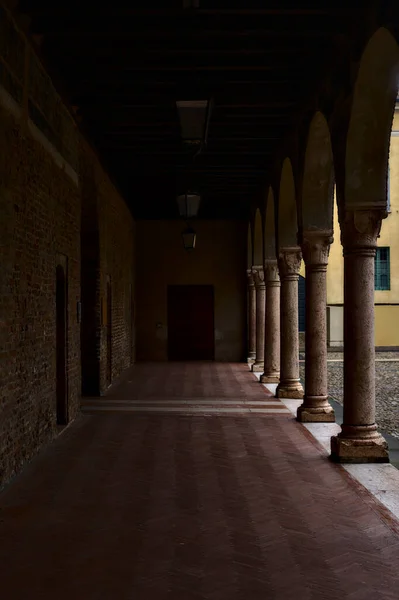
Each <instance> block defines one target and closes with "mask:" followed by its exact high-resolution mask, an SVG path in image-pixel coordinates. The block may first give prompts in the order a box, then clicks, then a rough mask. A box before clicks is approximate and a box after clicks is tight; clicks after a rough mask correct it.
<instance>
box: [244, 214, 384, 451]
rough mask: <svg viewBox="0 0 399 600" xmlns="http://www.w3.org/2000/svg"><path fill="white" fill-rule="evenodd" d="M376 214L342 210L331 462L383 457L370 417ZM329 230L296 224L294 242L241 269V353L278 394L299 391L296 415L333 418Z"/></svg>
mask: <svg viewBox="0 0 399 600" xmlns="http://www.w3.org/2000/svg"><path fill="white" fill-rule="evenodd" d="M383 217H384V215H383V211H380V210H357V211H356V210H355V211H345V213H344V215H343V218H342V219H341V242H342V245H343V254H344V417H343V424H342V428H341V432H340V433H339V435H337V436H334V437H332V439H331V457H332V459H334V460H336V461H338V462H387V461H388V460H389V459H388V448H387V443H386V442H385V440H384V438H383V437H382V436H381V434H380V433H379V432H378V429H377V425H376V423H375V348H374V256H375V252H376V247H377V237H378V234H379V231H380V227H381V220H382V218H383ZM332 241H333V234H332V231H331V230H309V231H304V232H303V234H302V236H301V243H300V244H299V245H297V246H291V247H282V248H280V249H279V250H278V252H276V253H278V256H277V257H276V258H275V259H271V258H267V259H266V260H265V261H264V265H263V266H260V265H255V266H253V267H252V268H250V269H248V271H247V274H248V292H249V299H250V300H249V351H250V354H249V357H248V362H249V364H251V365H252V366H251V368H252V370H253V371H255V372H262V375H261V382H263V383H277V384H278V385H277V390H276V396H277V397H279V398H296V399H302V400H303V401H302V405H301V406H300V407H299V408H298V411H297V420H298V421H301V422H319V423H320V422H334V420H335V415H334V410H333V408H332V407H331V405H330V404H329V402H328V385H327V327H326V313H327V306H326V300H327V293H326V271H327V265H328V256H329V249H330V245H331V243H332ZM302 258H303V260H304V263H305V269H306V273H305V275H306V337H305V390H303V389H302V385H301V382H300V378H299V342H298V279H299V270H300V265H301V260H302Z"/></svg>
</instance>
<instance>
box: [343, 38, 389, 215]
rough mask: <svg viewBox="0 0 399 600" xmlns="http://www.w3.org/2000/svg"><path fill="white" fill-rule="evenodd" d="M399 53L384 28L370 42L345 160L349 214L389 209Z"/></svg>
mask: <svg viewBox="0 0 399 600" xmlns="http://www.w3.org/2000/svg"><path fill="white" fill-rule="evenodd" d="M398 73H399V47H398V45H397V43H396V41H395V39H394V37H393V36H392V35H391V34H390V33H389V31H388V30H387V29H385V28H380V29H378V30H377V31H376V32H375V33H374V35H373V36H372V37H371V39H370V40H369V42H368V44H367V46H366V48H365V50H364V52H363V55H362V58H361V62H360V67H359V71H358V75H357V80H356V83H355V89H354V96H353V104H352V111H351V117H350V122H349V130H348V137H347V146H346V158H345V172H346V177H345V208H346V209H348V210H355V209H357V210H361V209H370V208H381V209H383V210H386V207H387V194H386V186H387V168H388V156H389V142H390V135H391V128H392V118H393V112H394V106H395V99H396V96H397V92H398Z"/></svg>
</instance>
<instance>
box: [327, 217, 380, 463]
mask: <svg viewBox="0 0 399 600" xmlns="http://www.w3.org/2000/svg"><path fill="white" fill-rule="evenodd" d="M384 216H385V213H384V212H383V211H381V210H378V209H376V210H358V211H346V212H345V214H344V215H343V217H344V218H343V219H342V220H341V241H342V245H343V247H344V418H343V424H342V431H341V432H340V433H339V434H338V435H337V436H333V437H332V438H331V458H332V459H333V460H336V461H338V462H351V463H354V462H389V457H388V446H387V443H386V441H385V439H384V438H383V437H382V435H381V434H380V433H379V432H378V430H377V425H376V423H375V341H374V257H375V252H376V247H377V238H378V236H379V233H380V229H381V220H382V218H384ZM342 221H343V222H342Z"/></svg>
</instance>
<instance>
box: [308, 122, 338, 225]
mask: <svg viewBox="0 0 399 600" xmlns="http://www.w3.org/2000/svg"><path fill="white" fill-rule="evenodd" d="M333 210H334V161H333V151H332V145H331V137H330V130H329V127H328V123H327V121H326V118H325V117H324V115H323V114H322V113H321V112H316V113H315V115H314V117H313V119H312V121H311V123H310V127H309V134H308V139H307V145H306V152H305V163H304V173H303V184H302V225H303V229H304V230H307V231H312V230H330V231H332V229H333Z"/></svg>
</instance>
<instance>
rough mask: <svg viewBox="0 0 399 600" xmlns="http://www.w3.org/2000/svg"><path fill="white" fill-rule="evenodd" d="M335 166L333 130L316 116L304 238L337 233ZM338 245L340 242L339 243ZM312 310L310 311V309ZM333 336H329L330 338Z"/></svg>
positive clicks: (301, 299)
mask: <svg viewBox="0 0 399 600" xmlns="http://www.w3.org/2000/svg"><path fill="white" fill-rule="evenodd" d="M333 209H334V164H333V151H332V144H331V136H330V129H329V126H328V123H327V121H326V118H325V117H324V115H323V114H322V113H321V112H319V111H318V112H316V113H315V115H314V116H313V118H312V121H311V123H310V126H309V133H308V138H307V144H306V152H305V161H304V173H303V185H302V227H303V237H304V238H306V237H310V236H312V235H314V234H315V233H316V232H319V233H320V234H321V235H322V236H326V238H327V239H328V238H329V239H331V240H332V234H333V229H334V224H333ZM338 243H339V242H338ZM304 275H305V273H304V272H303V273H301V275H300V278H299V286H298V293H299V296H298V306H299V331H301V332H303V331H305V330H306V281H305V277H304ZM308 308H309V309H311V307H308ZM336 312H337V313H341V312H342V307H337V308H336V310H335V308H333V309H332V313H331V319H330V310H328V316H329V324H330V322H331V324H333V323H334V322H335V320H336V318H335V317H336V314H335V313H336ZM329 335H330V334H328V335H327V337H329Z"/></svg>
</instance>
